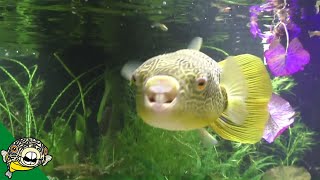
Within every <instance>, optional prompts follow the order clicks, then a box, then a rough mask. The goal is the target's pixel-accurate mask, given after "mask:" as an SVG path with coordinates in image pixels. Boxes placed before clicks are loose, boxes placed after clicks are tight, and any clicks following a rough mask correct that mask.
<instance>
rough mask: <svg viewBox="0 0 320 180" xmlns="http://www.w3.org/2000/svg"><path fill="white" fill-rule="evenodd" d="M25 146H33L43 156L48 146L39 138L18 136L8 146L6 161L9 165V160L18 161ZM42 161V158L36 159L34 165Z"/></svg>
mask: <svg viewBox="0 0 320 180" xmlns="http://www.w3.org/2000/svg"><path fill="white" fill-rule="evenodd" d="M26 148H35V149H37V150H38V151H39V152H40V153H41V154H43V155H44V156H45V155H47V154H48V148H47V147H46V146H45V145H44V144H43V143H42V142H41V141H40V140H37V139H34V138H20V139H17V140H16V141H14V142H13V143H12V144H11V145H10V146H9V148H8V151H7V152H8V154H7V156H6V163H7V164H8V165H9V164H10V163H11V162H16V161H20V160H21V153H22V151H23V150H24V149H26ZM14 149H16V150H14ZM43 162H44V159H43V160H42V161H38V163H37V164H36V165H35V166H34V167H36V166H39V165H41V164H42V163H43Z"/></svg>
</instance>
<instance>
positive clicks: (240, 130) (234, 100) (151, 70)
mask: <svg viewBox="0 0 320 180" xmlns="http://www.w3.org/2000/svg"><path fill="white" fill-rule="evenodd" d="M201 46H202V38H201V37H196V38H194V39H193V40H192V41H191V43H190V44H189V46H188V48H186V49H182V50H178V51H175V52H171V53H166V54H161V55H158V56H155V57H152V58H150V59H148V60H147V61H145V62H144V63H139V62H133V61H132V62H128V63H126V64H125V65H124V66H123V68H122V70H121V74H122V76H124V77H125V78H126V79H128V80H130V81H131V84H133V86H134V87H135V89H136V109H137V113H138V115H139V116H140V117H141V119H142V120H143V121H144V122H145V123H147V124H149V125H151V126H153V127H156V128H162V129H166V130H199V132H200V133H201V134H202V135H204V136H207V137H208V138H209V139H211V142H213V144H216V143H217V140H216V139H214V138H213V136H212V135H211V134H210V133H209V132H208V131H207V128H206V127H211V128H212V129H213V130H214V131H215V132H216V133H217V134H218V135H219V136H221V137H222V138H224V139H227V140H231V141H235V142H241V143H248V144H253V143H256V142H258V141H260V140H261V138H262V136H263V132H264V129H265V126H266V123H267V121H268V118H269V112H268V103H269V101H270V99H271V95H272V84H271V79H270V76H269V73H268V71H267V69H266V67H265V65H264V64H263V62H262V60H261V59H260V58H258V57H256V56H254V55H250V54H242V55H237V56H229V57H227V58H226V59H225V60H223V61H220V62H216V61H214V60H213V59H212V58H211V57H209V56H208V55H206V54H204V53H202V52H200V48H201ZM207 140H208V139H207Z"/></svg>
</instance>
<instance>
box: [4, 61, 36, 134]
mask: <svg viewBox="0 0 320 180" xmlns="http://www.w3.org/2000/svg"><path fill="white" fill-rule="evenodd" d="M1 60H2V61H7V62H10V63H12V64H13V65H16V67H20V68H22V69H23V73H25V74H26V77H27V80H25V81H24V82H20V81H19V80H18V79H17V78H16V77H15V76H14V75H13V74H12V73H11V72H10V71H9V70H8V69H6V68H5V67H3V66H0V69H1V71H2V72H3V73H4V74H5V75H6V76H7V77H8V78H9V80H10V81H11V83H10V84H11V85H14V86H15V87H16V88H17V89H18V92H19V93H20V95H21V97H22V98H23V101H24V104H23V106H24V107H23V108H24V115H25V117H24V120H23V121H24V132H25V134H24V135H25V136H26V137H30V136H32V135H33V136H36V135H37V134H36V132H37V123H36V121H35V116H34V110H33V108H32V104H31V96H30V95H31V91H32V90H33V87H34V83H37V82H35V73H36V71H37V68H38V67H37V66H36V65H35V66H33V67H32V68H30V69H29V68H27V67H26V66H25V65H24V64H23V63H21V62H19V61H17V60H14V59H10V58H7V57H2V58H1ZM0 93H1V97H2V101H1V102H0V104H1V105H0V106H1V108H2V109H3V110H4V111H5V112H7V117H8V118H9V120H10V127H11V128H10V129H11V132H12V134H13V135H14V134H15V128H14V125H13V121H14V120H15V121H17V122H18V123H20V124H21V120H20V121H19V120H18V119H17V117H15V116H14V115H13V113H12V110H11V108H10V106H9V103H10V102H8V100H7V99H8V97H6V93H5V92H4V91H3V88H1V89H0Z"/></svg>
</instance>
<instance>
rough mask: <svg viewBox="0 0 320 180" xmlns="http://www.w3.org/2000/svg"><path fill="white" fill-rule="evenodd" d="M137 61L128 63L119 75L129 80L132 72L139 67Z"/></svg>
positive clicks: (139, 63)
mask: <svg viewBox="0 0 320 180" xmlns="http://www.w3.org/2000/svg"><path fill="white" fill-rule="evenodd" d="M141 64H142V63H141V62H138V61H129V62H127V63H126V64H125V65H124V66H123V67H122V69H121V75H122V77H124V78H125V79H127V80H129V81H130V80H131V77H132V75H133V73H134V71H135V70H136V69H137V68H138V67H139V66H140V65H141Z"/></svg>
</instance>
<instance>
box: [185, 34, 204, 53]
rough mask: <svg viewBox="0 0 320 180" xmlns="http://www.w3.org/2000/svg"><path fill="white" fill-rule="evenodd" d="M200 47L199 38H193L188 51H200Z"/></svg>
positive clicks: (200, 40) (200, 41)
mask: <svg viewBox="0 0 320 180" xmlns="http://www.w3.org/2000/svg"><path fill="white" fill-rule="evenodd" d="M201 46H202V38H201V37H195V38H193V39H192V40H191V42H190V43H189V45H188V49H194V50H198V51H200V49H201Z"/></svg>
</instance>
